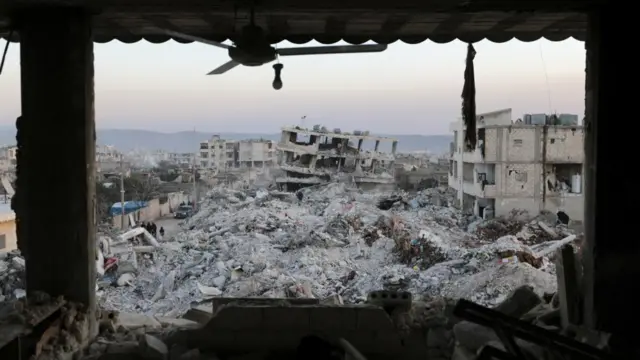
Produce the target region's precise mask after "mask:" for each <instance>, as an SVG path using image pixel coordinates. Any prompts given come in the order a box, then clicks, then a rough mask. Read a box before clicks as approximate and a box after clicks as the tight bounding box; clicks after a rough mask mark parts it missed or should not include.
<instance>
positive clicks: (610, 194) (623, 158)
mask: <svg viewBox="0 0 640 360" xmlns="http://www.w3.org/2000/svg"><path fill="white" fill-rule="evenodd" d="M631 16H632V14H627V13H624V12H623V13H621V12H619V11H616V10H614V9H613V6H610V7H609V8H605V7H603V8H601V9H597V11H593V12H592V13H590V14H589V26H588V32H587V41H586V48H587V74H586V76H587V81H586V121H585V166H584V168H585V191H584V194H585V221H584V223H585V244H584V247H583V252H582V261H583V265H584V279H583V280H584V281H583V284H582V285H583V287H582V289H583V293H584V296H585V297H584V321H585V323H586V324H587V325H588V326H589V327H593V328H596V329H599V330H604V331H607V332H611V333H613V335H614V337H613V340H612V344H611V348H612V350H614V351H617V352H620V353H622V355H621V357H620V356H618V357H616V358H637V353H635V354H634V355H632V354H630V353H629V351H630V349H633V348H635V349H637V348H638V345H637V340H636V339H634V338H635V336H634V335H633V332H629V331H628V326H629V324H635V323H637V322H638V321H640V316H639V315H640V311H639V310H638V308H637V300H636V298H635V297H634V296H633V294H637V293H638V292H639V291H640V289H639V288H640V282H639V281H638V279H639V278H640V266H639V265H638V259H640V241H638V239H637V236H636V233H635V229H634V225H633V224H635V223H637V221H638V220H637V219H638V216H637V212H636V211H634V210H633V209H634V207H635V206H636V205H637V204H638V201H636V200H639V199H638V197H639V194H638V192H637V190H636V188H637V184H635V182H634V177H633V176H628V175H624V170H623V169H625V164H626V165H627V166H628V160H627V159H628V157H627V156H628V155H629V154H636V153H637V144H638V139H637V136H636V134H635V132H634V131H624V130H623V129H621V128H620V123H619V121H616V120H615V119H624V118H626V117H627V116H628V113H627V112H626V110H627V109H628V106H629V104H633V103H635V102H637V99H636V96H635V93H634V92H626V91H620V88H619V84H620V82H619V80H620V79H624V78H625V77H628V76H629V75H630V71H632V70H631V69H633V68H634V67H635V66H636V65H635V64H634V61H635V60H634V59H633V57H630V56H629V54H628V50H629V47H628V46H625V44H623V43H620V42H619V41H618V40H619V37H620V34H621V33H623V32H624V31H625V29H626V28H627V26H628V24H630V23H632V19H631ZM615 174H620V175H619V176H616V175H615ZM634 199H636V200H634ZM614 231H617V232H614ZM616 338H617V339H616Z"/></svg>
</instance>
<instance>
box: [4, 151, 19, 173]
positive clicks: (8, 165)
mask: <svg viewBox="0 0 640 360" xmlns="http://www.w3.org/2000/svg"><path fill="white" fill-rule="evenodd" d="M17 151H18V148H17V147H16V146H15V145H9V146H2V147H0V172H7V171H14V170H15V167H16V152H17Z"/></svg>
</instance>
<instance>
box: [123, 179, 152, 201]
mask: <svg viewBox="0 0 640 360" xmlns="http://www.w3.org/2000/svg"><path fill="white" fill-rule="evenodd" d="M124 190H125V197H127V198H130V199H131V200H132V201H149V200H152V199H155V198H157V197H158V196H160V192H159V191H158V190H159V183H158V181H157V180H155V179H153V178H151V176H140V175H133V176H131V177H129V178H126V179H124ZM127 195H128V196H127Z"/></svg>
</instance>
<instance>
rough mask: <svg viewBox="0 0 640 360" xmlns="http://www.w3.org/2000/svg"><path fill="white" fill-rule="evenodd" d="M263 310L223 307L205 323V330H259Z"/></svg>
mask: <svg viewBox="0 0 640 360" xmlns="http://www.w3.org/2000/svg"><path fill="white" fill-rule="evenodd" d="M263 319H264V317H263V308H262V307H257V306H225V307H222V308H220V310H219V311H218V312H217V313H216V315H215V316H214V317H212V318H211V320H210V321H209V323H207V325H206V328H209V329H221V330H243V329H257V328H261V327H262V324H263Z"/></svg>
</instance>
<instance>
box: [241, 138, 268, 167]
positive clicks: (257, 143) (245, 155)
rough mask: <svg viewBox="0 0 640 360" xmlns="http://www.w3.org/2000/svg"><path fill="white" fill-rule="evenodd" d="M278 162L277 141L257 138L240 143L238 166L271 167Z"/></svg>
mask: <svg viewBox="0 0 640 360" xmlns="http://www.w3.org/2000/svg"><path fill="white" fill-rule="evenodd" d="M275 162H276V147H275V142H274V141H271V140H264V139H256V140H242V141H240V142H239V143H238V166H239V167H241V168H254V167H258V168H259V167H271V166H273V165H275Z"/></svg>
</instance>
